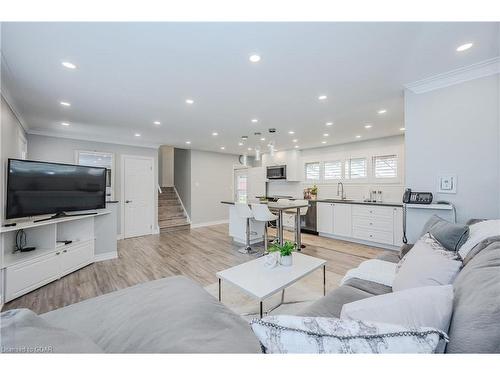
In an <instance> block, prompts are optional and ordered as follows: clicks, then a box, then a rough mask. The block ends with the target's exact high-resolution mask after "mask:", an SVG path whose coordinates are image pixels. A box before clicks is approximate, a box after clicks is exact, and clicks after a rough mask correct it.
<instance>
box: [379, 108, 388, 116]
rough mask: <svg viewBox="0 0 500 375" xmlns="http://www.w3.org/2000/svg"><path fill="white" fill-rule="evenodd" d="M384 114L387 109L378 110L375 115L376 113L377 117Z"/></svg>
mask: <svg viewBox="0 0 500 375" xmlns="http://www.w3.org/2000/svg"><path fill="white" fill-rule="evenodd" d="M386 112H387V109H379V110H378V111H377V113H378V114H379V115H383V114H384V113H386Z"/></svg>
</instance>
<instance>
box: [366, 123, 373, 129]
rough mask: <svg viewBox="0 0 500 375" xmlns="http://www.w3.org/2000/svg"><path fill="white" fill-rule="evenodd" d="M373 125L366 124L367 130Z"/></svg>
mask: <svg viewBox="0 0 500 375" xmlns="http://www.w3.org/2000/svg"><path fill="white" fill-rule="evenodd" d="M372 126H373V125H372V124H366V125H365V129H370V128H371V127H372Z"/></svg>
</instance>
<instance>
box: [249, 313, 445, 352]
mask: <svg viewBox="0 0 500 375" xmlns="http://www.w3.org/2000/svg"><path fill="white" fill-rule="evenodd" d="M251 326H252V329H253V331H254V333H255V335H256V336H257V338H258V339H259V341H260V343H261V345H262V349H263V351H264V352H265V353H427V354H429V353H436V352H442V349H443V348H444V345H445V343H446V342H447V341H448V336H447V335H446V334H445V333H444V332H441V331H439V330H437V329H434V328H426V327H425V328H417V329H415V328H412V329H411V328H406V327H402V326H397V325H392V324H387V323H374V322H361V321H356V320H341V319H336V318H309V317H301V316H288V315H275V316H268V317H265V318H264V319H260V320H258V319H255V320H254V321H252V323H251Z"/></svg>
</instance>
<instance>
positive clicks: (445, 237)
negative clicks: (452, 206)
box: [422, 215, 469, 252]
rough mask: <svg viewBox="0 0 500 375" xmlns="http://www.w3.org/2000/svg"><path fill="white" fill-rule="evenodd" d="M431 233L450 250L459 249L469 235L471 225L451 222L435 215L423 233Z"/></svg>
mask: <svg viewBox="0 0 500 375" xmlns="http://www.w3.org/2000/svg"><path fill="white" fill-rule="evenodd" d="M426 233H430V234H432V236H433V237H434V238H436V239H437V240H438V241H439V243H440V244H441V245H443V246H444V247H445V248H446V249H447V250H449V251H455V252H456V251H458V249H459V248H460V247H461V246H462V245H463V244H464V243H465V241H466V240H467V238H468V237H469V226H468V225H466V224H454V223H450V222H448V221H446V220H444V219H442V218H440V217H439V216H437V215H433V216H432V217H431V218H430V219H429V220H428V221H427V223H426V224H425V225H424V229H423V231H422V235H424V234H426Z"/></svg>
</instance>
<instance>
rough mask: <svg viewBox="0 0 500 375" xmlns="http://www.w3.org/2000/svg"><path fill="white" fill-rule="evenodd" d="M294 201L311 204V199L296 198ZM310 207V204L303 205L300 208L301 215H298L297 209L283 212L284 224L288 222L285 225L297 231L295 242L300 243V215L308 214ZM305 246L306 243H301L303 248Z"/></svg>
mask: <svg viewBox="0 0 500 375" xmlns="http://www.w3.org/2000/svg"><path fill="white" fill-rule="evenodd" d="M293 203H296V204H309V201H308V200H305V199H296V200H295V201H293ZM308 209H309V206H306V207H301V208H300V215H299V216H298V217H297V211H296V210H290V211H285V212H284V214H283V222H284V224H286V225H285V227H287V228H290V229H293V231H294V233H295V243H296V244H297V245H298V243H299V239H298V237H297V236H298V232H299V231H300V217H301V216H304V215H306V214H307V210H308ZM294 219H295V220H294ZM297 228H298V229H297ZM305 247H306V245H302V244H300V248H301V249H303V248H305ZM298 250H300V249H298Z"/></svg>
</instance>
